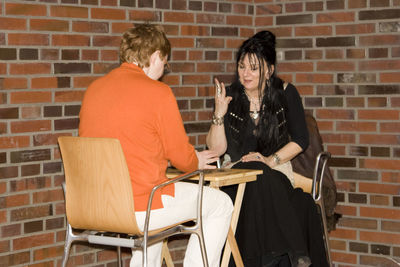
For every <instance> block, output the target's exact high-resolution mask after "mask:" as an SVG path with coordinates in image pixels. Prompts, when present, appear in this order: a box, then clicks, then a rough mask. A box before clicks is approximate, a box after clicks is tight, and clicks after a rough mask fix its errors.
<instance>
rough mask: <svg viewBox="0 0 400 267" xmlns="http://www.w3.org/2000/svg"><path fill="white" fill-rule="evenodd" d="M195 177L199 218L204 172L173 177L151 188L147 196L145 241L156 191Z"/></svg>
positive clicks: (199, 171) (197, 171)
mask: <svg viewBox="0 0 400 267" xmlns="http://www.w3.org/2000/svg"><path fill="white" fill-rule="evenodd" d="M195 175H199V183H198V184H199V195H198V199H197V201H198V203H197V219H199V218H200V216H201V205H202V198H203V185H204V170H196V171H194V172H191V173H187V174H182V175H179V176H178V177H175V178H173V179H170V180H168V181H165V182H163V183H161V184H158V185H156V186H154V187H153V189H152V190H151V193H150V196H149V201H148V203H147V209H146V217H145V223H144V229H143V232H144V236H145V239H147V236H148V231H149V222H150V213H151V204H152V202H153V197H154V194H155V192H156V191H157V190H158V189H160V188H162V187H165V186H167V185H169V184H173V183H176V182H180V181H182V180H185V179H188V178H190V177H192V176H195Z"/></svg>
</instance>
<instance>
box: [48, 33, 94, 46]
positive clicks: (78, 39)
mask: <svg viewBox="0 0 400 267" xmlns="http://www.w3.org/2000/svg"><path fill="white" fill-rule="evenodd" d="M52 44H53V45H55V46H89V45H90V37H89V36H86V35H77V34H74V35H60V34H58V35H53V36H52Z"/></svg>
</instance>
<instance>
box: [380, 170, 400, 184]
mask: <svg viewBox="0 0 400 267" xmlns="http://www.w3.org/2000/svg"><path fill="white" fill-rule="evenodd" d="M381 175H382V182H386V183H398V184H400V172H382V174H381Z"/></svg>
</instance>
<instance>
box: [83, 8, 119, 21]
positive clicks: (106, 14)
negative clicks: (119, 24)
mask: <svg viewBox="0 0 400 267" xmlns="http://www.w3.org/2000/svg"><path fill="white" fill-rule="evenodd" d="M90 14H91V18H93V19H106V20H125V19H126V17H125V10H121V9H113V8H91V10H90Z"/></svg>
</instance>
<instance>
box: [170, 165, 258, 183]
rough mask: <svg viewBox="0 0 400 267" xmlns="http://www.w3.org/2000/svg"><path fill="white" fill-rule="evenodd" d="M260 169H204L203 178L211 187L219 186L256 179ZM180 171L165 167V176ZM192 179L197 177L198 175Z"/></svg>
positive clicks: (172, 176)
mask: <svg viewBox="0 0 400 267" xmlns="http://www.w3.org/2000/svg"><path fill="white" fill-rule="evenodd" d="M262 172H263V171H262V170H249V169H213V170H204V180H205V181H209V182H210V186H212V187H221V186H227V185H233V184H240V183H247V182H252V181H255V180H256V179H257V175H258V174H262ZM180 174H182V172H180V171H178V170H176V169H171V168H169V169H167V177H168V178H174V177H176V176H178V175H180ZM192 179H198V176H197V177H196V176H195V177H193V178H192Z"/></svg>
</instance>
